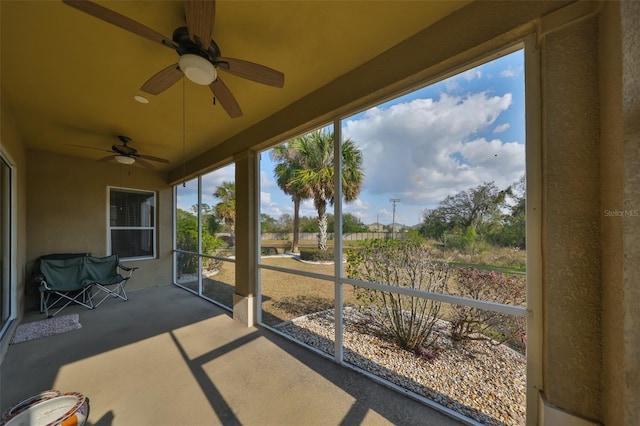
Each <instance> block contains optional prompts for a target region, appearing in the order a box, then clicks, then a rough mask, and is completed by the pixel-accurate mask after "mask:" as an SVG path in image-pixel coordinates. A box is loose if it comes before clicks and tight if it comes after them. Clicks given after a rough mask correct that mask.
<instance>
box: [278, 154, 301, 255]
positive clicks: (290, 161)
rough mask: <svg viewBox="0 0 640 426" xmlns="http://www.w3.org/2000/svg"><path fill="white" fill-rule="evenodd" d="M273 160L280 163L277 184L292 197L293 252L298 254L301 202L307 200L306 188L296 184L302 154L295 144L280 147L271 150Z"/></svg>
mask: <svg viewBox="0 0 640 426" xmlns="http://www.w3.org/2000/svg"><path fill="white" fill-rule="evenodd" d="M271 159H272V160H274V161H278V162H279V164H277V165H276V167H275V170H274V174H275V177H276V182H277V183H278V186H279V187H280V189H282V191H284V193H285V194H287V195H290V196H291V201H293V241H292V243H291V252H293V253H298V252H299V251H300V249H299V247H298V246H299V235H298V234H299V233H300V202H301V201H302V200H303V199H304V198H306V195H307V191H305V188H303V187H300V186H299V185H297V184H296V182H295V180H294V177H295V174H296V172H297V171H298V170H300V169H302V167H303V166H302V158H301V153H300V152H299V151H298V150H297V149H296V148H295V146H294V143H293V142H288V143H285V144H282V145H279V146H277V147H275V148H274V149H272V150H271Z"/></svg>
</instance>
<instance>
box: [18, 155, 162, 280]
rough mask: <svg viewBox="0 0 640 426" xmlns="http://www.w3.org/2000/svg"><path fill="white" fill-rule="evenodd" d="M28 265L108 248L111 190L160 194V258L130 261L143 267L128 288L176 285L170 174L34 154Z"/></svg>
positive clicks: (29, 172)
mask: <svg viewBox="0 0 640 426" xmlns="http://www.w3.org/2000/svg"><path fill="white" fill-rule="evenodd" d="M27 182H28V184H27V195H28V199H29V203H28V208H27V223H28V229H29V236H28V241H27V247H28V251H27V262H28V265H31V263H32V262H33V261H34V260H36V259H37V258H38V257H39V256H41V255H43V254H47V253H59V252H91V253H92V254H93V255H95V256H104V255H105V254H106V250H107V202H108V201H107V187H108V186H117V187H123V188H132V189H143V190H151V191H157V194H158V206H157V211H158V213H159V217H158V226H157V230H158V242H159V246H158V259H155V260H141V261H135V262H127V265H129V266H138V267H139V268H140V269H138V271H136V273H135V274H134V276H133V278H132V279H131V280H130V281H129V283H128V284H127V289H129V290H135V289H140V288H146V287H154V286H157V285H164V284H170V283H171V282H172V262H171V249H172V235H173V231H172V223H173V219H172V203H173V196H172V191H171V187H170V186H168V184H167V183H166V176H165V175H164V174H160V173H156V172H154V171H149V170H146V169H143V168H140V167H137V166H125V165H121V164H117V163H111V162H108V163H104V162H97V161H91V160H87V159H80V158H76V157H70V156H65V155H59V154H52V153H49V152H43V151H33V150H32V151H28V168H27Z"/></svg>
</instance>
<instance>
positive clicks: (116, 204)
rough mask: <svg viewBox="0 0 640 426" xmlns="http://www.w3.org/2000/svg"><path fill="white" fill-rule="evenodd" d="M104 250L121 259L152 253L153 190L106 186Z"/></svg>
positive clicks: (137, 257) (154, 231) (154, 241)
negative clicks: (107, 215)
mask: <svg viewBox="0 0 640 426" xmlns="http://www.w3.org/2000/svg"><path fill="white" fill-rule="evenodd" d="M108 232H109V234H108V244H109V248H108V251H109V253H111V254H117V255H118V256H120V258H121V259H151V258H154V257H155V255H156V250H155V248H156V194H155V193H154V192H150V191H139V190H134V189H123V188H109V228H108Z"/></svg>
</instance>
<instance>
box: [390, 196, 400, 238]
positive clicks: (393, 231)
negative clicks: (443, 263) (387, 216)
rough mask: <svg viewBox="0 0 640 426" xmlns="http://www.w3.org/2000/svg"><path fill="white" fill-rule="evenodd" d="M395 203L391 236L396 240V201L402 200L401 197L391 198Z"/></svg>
mask: <svg viewBox="0 0 640 426" xmlns="http://www.w3.org/2000/svg"><path fill="white" fill-rule="evenodd" d="M389 201H391V202H392V203H393V225H391V226H392V228H391V236H392V238H393V239H394V240H395V239H396V203H399V202H400V198H392V199H391V200H389Z"/></svg>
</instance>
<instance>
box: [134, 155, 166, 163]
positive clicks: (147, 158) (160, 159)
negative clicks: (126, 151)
mask: <svg viewBox="0 0 640 426" xmlns="http://www.w3.org/2000/svg"><path fill="white" fill-rule="evenodd" d="M134 157H136V158H144V159H145V160H151V161H157V162H158V163H165V164H169V160H166V159H164V158H160V157H154V156H152V155H142V154H136V155H134Z"/></svg>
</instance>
